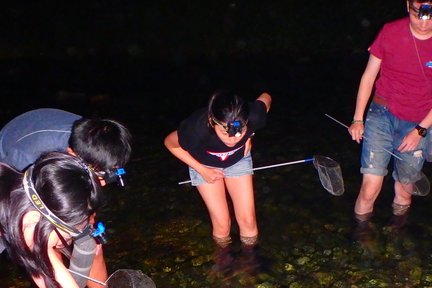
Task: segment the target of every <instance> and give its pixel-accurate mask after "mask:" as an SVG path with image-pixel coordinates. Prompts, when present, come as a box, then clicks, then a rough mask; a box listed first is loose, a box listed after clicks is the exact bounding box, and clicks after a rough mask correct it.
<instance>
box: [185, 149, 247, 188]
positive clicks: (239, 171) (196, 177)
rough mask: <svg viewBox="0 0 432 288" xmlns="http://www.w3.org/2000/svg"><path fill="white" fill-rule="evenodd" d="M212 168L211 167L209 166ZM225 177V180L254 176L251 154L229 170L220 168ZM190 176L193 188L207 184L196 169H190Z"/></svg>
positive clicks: (228, 168)
mask: <svg viewBox="0 0 432 288" xmlns="http://www.w3.org/2000/svg"><path fill="white" fill-rule="evenodd" d="M208 167H210V166H208ZM220 169H221V170H222V171H223V172H224V175H225V178H233V177H240V176H243V175H253V171H252V169H253V161H252V156H251V154H249V155H247V156H245V157H243V158H242V159H240V161H238V162H237V163H235V164H234V165H231V166H229V167H227V168H220ZM189 176H190V179H191V182H192V186H199V185H201V184H204V183H207V182H206V181H205V180H204V178H203V177H202V176H201V174H199V173H198V172H197V171H196V170H195V169H193V168H192V167H189Z"/></svg>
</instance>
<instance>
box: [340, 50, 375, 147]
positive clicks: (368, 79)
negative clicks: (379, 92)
mask: <svg viewBox="0 0 432 288" xmlns="http://www.w3.org/2000/svg"><path fill="white" fill-rule="evenodd" d="M380 68H381V59H379V58H377V57H375V56H373V55H372V54H371V55H370V56H369V61H368V63H367V66H366V69H365V71H364V72H363V75H362V77H361V80H360V85H359V89H358V92H357V100H356V108H355V112H354V118H353V120H357V121H363V116H364V114H365V110H366V106H367V104H368V101H369V98H370V97H371V94H372V90H373V87H374V84H375V80H376V77H377V75H378V72H379V71H380ZM348 132H349V133H350V134H351V136H352V139H353V140H354V141H357V143H360V141H361V139H362V135H363V132H364V124H363V122H355V123H353V124H352V125H351V126H350V127H349V128H348Z"/></svg>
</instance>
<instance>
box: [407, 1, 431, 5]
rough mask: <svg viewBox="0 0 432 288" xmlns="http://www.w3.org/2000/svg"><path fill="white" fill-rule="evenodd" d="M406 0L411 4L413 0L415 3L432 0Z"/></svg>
mask: <svg viewBox="0 0 432 288" xmlns="http://www.w3.org/2000/svg"><path fill="white" fill-rule="evenodd" d="M408 2H409V3H410V4H413V3H414V2H416V3H430V2H432V0H408Z"/></svg>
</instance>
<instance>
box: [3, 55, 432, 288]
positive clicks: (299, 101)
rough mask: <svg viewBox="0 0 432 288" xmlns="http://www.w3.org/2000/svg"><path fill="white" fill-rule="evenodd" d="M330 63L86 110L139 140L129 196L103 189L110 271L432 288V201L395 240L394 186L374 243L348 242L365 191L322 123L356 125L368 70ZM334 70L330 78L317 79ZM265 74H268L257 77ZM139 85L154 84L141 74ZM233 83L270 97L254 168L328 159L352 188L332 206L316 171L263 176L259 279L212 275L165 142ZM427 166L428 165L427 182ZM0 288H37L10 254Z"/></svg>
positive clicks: (212, 282)
mask: <svg viewBox="0 0 432 288" xmlns="http://www.w3.org/2000/svg"><path fill="white" fill-rule="evenodd" d="M254 60H256V59H254ZM273 60H274V59H273ZM332 60H333V59H329V60H322V59H318V60H317V59H311V60H305V59H302V60H301V61H294V62H289V63H277V61H272V60H271V59H270V60H269V59H266V60H265V61H264V60H261V61H262V62H259V63H257V62H253V61H250V62H249V61H244V60H242V61H240V62H241V64H242V65H240V64H239V63H236V64H237V65H234V64H233V63H229V64H226V63H225V64H224V65H219V66H215V67H211V69H210V68H209V67H206V68H202V67H201V66H199V65H196V66H195V68H194V71H195V72H194V73H195V74H192V75H191V74H187V73H185V70H184V69H178V70H176V71H175V74H171V75H170V76H169V79H165V80H169V81H167V83H173V84H172V87H166V86H161V87H159V86H158V87H157V88H155V87H153V88H152V89H151V90H150V92H149V93H155V94H154V95H156V96H154V97H148V94H146V95H145V96H143V97H144V98H142V99H140V98H139V93H136V94H134V93H131V94H130V95H129V97H128V98H126V99H121V101H120V100H119V99H114V100H113V102H108V103H106V104H104V105H106V106H103V105H102V106H94V107H90V108H92V109H94V111H91V112H92V113H94V114H97V113H99V114H102V115H108V116H111V115H115V116H120V117H122V118H123V119H124V120H125V121H126V123H127V124H128V125H129V126H130V128H131V130H132V132H133V135H134V155H133V157H132V161H131V163H130V164H129V165H128V166H127V178H126V180H127V184H128V185H127V188H126V189H124V190H122V189H117V188H115V187H111V188H107V190H106V192H107V195H108V198H109V199H108V203H109V204H108V206H107V207H106V208H105V209H104V210H103V211H102V212H101V213H100V214H99V217H100V219H101V220H103V221H105V222H106V224H107V228H108V230H109V243H108V244H107V245H106V247H105V256H106V261H107V263H108V267H109V270H110V272H113V271H115V270H117V269H124V268H128V269H140V270H142V271H143V272H144V273H145V274H147V275H148V276H150V277H151V278H152V279H153V280H154V282H155V283H156V285H157V287H290V288H296V287H428V286H431V287H432V266H431V264H430V263H431V258H432V244H431V242H430V241H429V239H430V236H431V233H432V225H431V224H430V223H429V217H430V215H431V211H432V209H431V208H432V207H431V206H432V203H431V200H430V196H426V197H416V198H415V199H414V203H413V208H412V209H411V213H410V215H409V219H408V224H407V225H406V226H405V227H404V229H402V230H401V231H395V230H394V229H392V228H391V227H390V225H389V223H390V221H391V202H392V193H393V192H392V181H391V179H387V181H386V183H385V186H384V189H383V191H382V193H381V195H380V197H379V198H378V200H377V203H376V208H375V215H374V217H373V219H372V223H371V225H370V233H368V234H367V235H366V236H367V237H366V236H365V237H364V239H363V240H364V241H356V239H355V238H353V234H354V232H355V231H354V228H355V225H354V222H353V219H352V210H353V206H354V201H355V198H356V195H357V192H358V188H359V185H360V181H361V177H360V174H359V164H358V159H359V155H360V154H359V146H358V145H357V144H355V143H353V142H352V141H351V140H350V139H349V137H348V134H347V132H346V130H345V128H343V127H341V126H340V125H338V124H337V123H334V122H333V121H331V120H329V119H328V118H326V117H325V116H324V113H329V114H331V115H332V116H334V117H336V118H338V119H339V120H341V121H343V122H348V121H349V119H351V113H352V110H353V106H352V105H353V103H354V97H355V90H356V85H357V83H358V77H359V73H360V71H361V69H360V67H362V66H363V64H364V63H365V62H363V61H362V60H364V59H363V56H360V57H354V58H347V59H344V60H343V61H340V62H338V63H337V64H335V63H334V62H332ZM263 63H267V64H266V65H267V66H263V65H262V64H263ZM330 63H331V64H332V66H331V67H332V72H333V73H319V74H318V73H317V69H318V68H319V67H330V66H329V65H330ZM347 63H349V65H350V67H351V68H353V69H352V70H351V71H350V72H346V70H345V68H346V64H347ZM171 68H172V67H171ZM171 68H166V71H165V70H163V69H161V68H159V69H161V70H158V71H156V72H154V71H153V73H156V75H155V74H152V75H153V76H152V77H153V78H154V79H159V78H158V75H159V76H161V75H168V74H169V73H168V71H172V70H170V69H171ZM258 69H263V70H264V71H270V72H266V73H258V72H257V71H258ZM266 69H267V70H266ZM188 71H189V70H188ZM165 72H166V74H165ZM158 73H159V74H158ZM131 74H133V73H131ZM141 75H147V74H146V73H144V72H142V71H141ZM137 78H138V77H137ZM206 79H207V80H206ZM160 81H161V80H160ZM161 83H164V81H161ZM197 83H199V84H197ZM227 83H229V84H236V85H237V84H238V86H239V87H240V90H241V91H243V92H245V93H246V92H247V93H249V94H247V95H253V96H250V99H253V98H255V97H256V96H255V95H256V94H253V93H258V92H257V91H259V90H260V89H262V88H266V89H268V91H270V92H271V93H272V95H273V97H274V102H273V107H272V110H271V113H270V117H269V121H268V125H267V127H266V129H264V130H262V131H259V132H258V133H257V136H256V137H255V138H254V139H255V140H254V141H255V142H254V153H253V156H254V163H255V166H256V167H257V166H265V165H271V164H277V163H283V162H289V161H295V160H301V159H305V158H309V157H311V156H313V155H324V156H328V157H330V158H332V159H334V160H335V161H337V162H338V163H339V164H340V165H341V167H342V173H343V176H344V181H345V193H344V194H343V195H342V196H338V197H336V196H333V195H331V194H329V193H328V192H327V191H326V190H325V189H324V188H323V187H322V185H321V183H320V182H319V177H318V174H317V171H316V170H315V168H314V166H313V165H312V164H311V163H303V164H296V165H291V166H285V167H279V168H273V169H268V170H261V171H256V173H255V191H256V203H257V205H256V206H257V216H258V222H259V228H260V251H259V252H260V255H261V256H262V263H261V264H262V266H261V267H260V269H258V271H254V272H255V273H249V272H247V271H245V269H244V267H240V265H238V264H237V263H234V265H233V267H232V269H231V270H230V271H228V272H227V273H219V274H218V273H214V272H213V271H212V269H211V268H212V266H213V260H212V255H213V243H212V239H211V227H210V221H209V218H208V215H207V212H206V209H205V207H204V205H203V202H202V201H201V199H200V198H199V195H198V194H197V192H196V190H195V189H194V188H192V187H191V186H189V185H178V184H177V183H178V182H179V181H183V180H187V175H188V174H187V169H186V167H185V165H183V164H182V163H180V161H178V160H177V159H175V158H174V157H173V156H172V155H170V154H169V153H168V151H166V149H165V148H164V147H163V144H162V143H163V138H164V136H165V135H166V134H167V133H169V132H170V131H171V130H172V129H175V127H176V125H177V124H178V121H180V120H181V119H182V118H183V117H184V116H185V115H187V114H188V113H190V112H191V111H193V110H195V109H196V108H198V107H199V106H202V105H204V103H205V102H206V100H207V98H208V97H207V96H208V93H209V91H211V90H212V89H213V88H214V87H216V86H223V85H224V84H227ZM132 84H134V82H132ZM132 84H131V83H127V85H132ZM125 85H126V84H125ZM127 85H126V86H127ZM148 85H150V86H151V85H154V86H157V85H156V84H155V83H151V84H148ZM143 86H146V85H144V84H142V86H140V87H143ZM173 87H175V88H173ZM135 92H136V91H135ZM137 99H138V100H140V101H137ZM143 99H145V101H144V104H143V103H142V100H143ZM56 101H58V100H56ZM52 103H57V104H58V103H59V102H52ZM63 105H64V107H65V108H68V107H69V108H70V106H68V105H67V104H63ZM74 107H75V106H74ZM112 107H116V108H117V109H115V110H113V109H112ZM90 108H89V109H90ZM71 109H72V108H71ZM74 109H77V108H76V107H75V108H74ZM74 109H72V110H73V111H75V110H74ZM97 109H101V110H97ZM96 110H97V111H96ZM87 112H88V111H87ZM430 166H431V164H426V166H425V173H426V174H427V175H431V168H430ZM233 223H234V225H233V239H234V247H235V249H236V252H238V250H239V243H238V231H237V227H236V226H235V222H234V221H233ZM0 283H1V287H17V288H18V287H30V283H29V282H28V280H27V278H26V276H25V274H24V273H23V272H22V271H20V270H18V269H16V268H15V266H11V265H10V263H9V262H8V261H7V259H6V257H5V255H3V259H2V261H0Z"/></svg>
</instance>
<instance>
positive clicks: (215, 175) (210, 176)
mask: <svg viewBox="0 0 432 288" xmlns="http://www.w3.org/2000/svg"><path fill="white" fill-rule="evenodd" d="M199 173H200V174H201V176H202V177H203V178H204V180H205V181H206V182H207V183H210V184H213V183H214V182H216V181H218V180H220V179H223V178H224V174H223V171H222V170H221V169H218V168H209V167H204V168H203V169H202V170H201V171H200V172H199Z"/></svg>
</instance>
